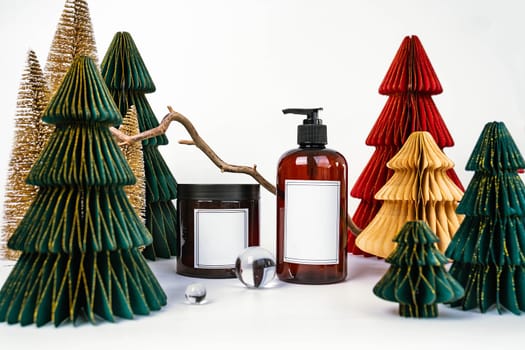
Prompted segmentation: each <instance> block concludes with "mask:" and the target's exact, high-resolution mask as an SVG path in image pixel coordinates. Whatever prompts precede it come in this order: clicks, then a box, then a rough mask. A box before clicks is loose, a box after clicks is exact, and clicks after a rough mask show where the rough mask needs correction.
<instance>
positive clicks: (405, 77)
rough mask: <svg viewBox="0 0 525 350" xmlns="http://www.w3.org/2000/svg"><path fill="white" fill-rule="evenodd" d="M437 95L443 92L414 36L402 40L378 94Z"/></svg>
mask: <svg viewBox="0 0 525 350" xmlns="http://www.w3.org/2000/svg"><path fill="white" fill-rule="evenodd" d="M409 91H410V92H419V93H426V94H431V95H437V94H440V93H442V92H443V88H442V87H441V83H440V82H439V80H438V78H437V75H436V73H435V72H434V68H433V67H432V64H431V63H430V60H429V59H428V56H427V53H426V52H425V49H424V48H423V45H422V44H421V41H420V40H419V38H418V37H417V36H416V35H412V36H407V37H405V38H404V39H403V42H402V43H401V46H400V48H399V50H398V51H397V53H396V56H395V57H394V60H393V62H392V64H391V65H390V68H389V69H388V72H387V74H386V76H385V78H384V79H383V82H382V83H381V86H380V87H379V93H380V94H383V95H392V94H394V93H403V92H409Z"/></svg>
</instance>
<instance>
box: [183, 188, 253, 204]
mask: <svg viewBox="0 0 525 350" xmlns="http://www.w3.org/2000/svg"><path fill="white" fill-rule="evenodd" d="M259 187H260V186H259V185H251V184H178V185H177V198H178V199H190V200H192V199H199V200H221V201H222V200H226V201H232V200H257V199H259Z"/></svg>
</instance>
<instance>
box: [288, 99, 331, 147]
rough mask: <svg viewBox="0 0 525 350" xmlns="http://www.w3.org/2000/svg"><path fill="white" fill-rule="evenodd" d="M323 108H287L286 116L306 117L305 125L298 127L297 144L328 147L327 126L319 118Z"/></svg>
mask: <svg viewBox="0 0 525 350" xmlns="http://www.w3.org/2000/svg"><path fill="white" fill-rule="evenodd" d="M322 110H323V108H287V109H283V113H284V114H289V113H291V114H301V115H306V119H304V120H303V124H302V125H299V126H298V127H297V143H298V144H299V145H301V146H311V145H322V146H323V147H324V145H326V142H327V141H326V139H327V137H326V125H323V121H322V120H321V119H319V118H318V113H319V111H322Z"/></svg>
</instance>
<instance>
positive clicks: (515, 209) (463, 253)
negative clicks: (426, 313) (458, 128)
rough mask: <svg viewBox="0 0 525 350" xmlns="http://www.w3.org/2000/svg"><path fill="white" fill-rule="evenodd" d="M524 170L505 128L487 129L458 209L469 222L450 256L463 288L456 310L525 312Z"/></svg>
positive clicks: (492, 126) (470, 163) (472, 159)
mask: <svg viewBox="0 0 525 350" xmlns="http://www.w3.org/2000/svg"><path fill="white" fill-rule="evenodd" d="M524 167H525V160H524V159H523V156H522V155H521V153H520V151H519V150H518V148H517V146H516V144H515V143H514V140H513V139H512V136H511V135H510V133H509V132H508V130H507V128H506V127H505V125H504V124H503V123H501V122H492V123H488V124H486V125H485V127H484V129H483V132H482V133H481V135H480V137H479V139H478V142H477V144H476V146H475V148H474V151H473V152H472V155H471V156H470V159H469V161H468V163H467V166H466V169H467V170H470V171H474V172H475V173H474V176H473V178H472V180H471V182H470V183H469V185H468V187H467V190H466V191H465V195H464V197H463V199H462V200H461V202H460V203H459V206H458V208H457V212H458V213H461V214H465V220H464V221H463V223H462V224H461V226H460V227H459V229H458V231H457V233H456V236H455V237H454V239H453V240H452V242H451V243H450V245H449V247H448V249H447V251H446V255H447V256H448V257H449V258H451V259H453V260H454V262H453V264H452V266H451V268H450V273H451V274H452V275H453V276H454V277H455V278H456V279H457V280H458V281H459V282H460V283H461V284H462V285H463V286H464V287H465V298H464V299H462V300H460V301H458V302H455V303H453V304H452V305H453V306H459V307H461V308H462V309H463V310H470V309H474V308H479V310H480V311H481V312H486V311H487V310H489V309H490V308H491V307H492V306H495V307H496V309H497V310H498V312H500V313H502V312H503V310H504V309H507V310H510V311H511V312H512V313H514V314H520V312H522V311H525V185H524V184H523V181H522V180H521V178H520V176H519V175H518V172H517V171H518V169H522V168H524Z"/></svg>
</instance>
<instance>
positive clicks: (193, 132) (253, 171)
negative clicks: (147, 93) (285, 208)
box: [110, 106, 361, 235]
mask: <svg viewBox="0 0 525 350" xmlns="http://www.w3.org/2000/svg"><path fill="white" fill-rule="evenodd" d="M168 110H169V113H168V114H166V116H165V117H164V118H163V119H162V121H161V122H160V124H159V126H157V127H156V128H153V129H149V130H146V131H143V132H141V133H139V134H137V135H134V136H128V135H126V134H124V133H122V132H121V131H120V130H118V129H117V128H113V127H112V128H110V129H111V132H112V133H113V135H114V136H115V137H116V138H117V140H118V141H119V142H120V143H133V142H138V141H142V140H145V139H148V138H151V137H155V136H158V135H162V134H164V133H166V130H167V129H168V127H169V125H170V124H171V122H173V121H176V122H179V123H180V124H182V126H184V128H185V129H186V131H187V132H188V134H190V137H191V140H181V141H179V143H180V144H184V145H193V146H196V147H197V148H199V149H200V150H201V151H202V152H203V153H204V154H205V155H206V156H207V157H208V158H209V159H210V160H211V161H212V162H213V164H215V165H216V166H217V167H218V168H219V169H220V170H221V171H222V172H229V173H242V174H247V175H250V176H251V177H252V178H254V179H255V181H257V182H258V183H259V184H260V185H261V186H263V187H264V188H265V189H266V190H268V191H269V192H271V193H273V194H276V193H277V190H276V188H275V186H274V185H273V184H271V183H270V182H269V181H268V180H266V179H265V178H264V176H262V175H261V174H260V173H259V172H258V171H257V166H256V165H254V166H253V167H249V166H243V165H232V164H228V163H226V162H224V161H223V160H222V159H221V158H220V157H219V156H218V155H217V154H216V153H215V152H214V151H213V150H212V149H211V147H210V146H208V144H207V143H206V142H205V141H204V140H203V139H202V137H200V135H199V133H198V132H197V129H195V127H194V126H193V124H192V123H191V122H190V120H189V119H188V118H186V117H185V116H184V115H182V114H180V113H179V112H176V111H174V110H173V108H171V107H170V106H168ZM346 222H347V225H348V228H349V229H350V231H351V232H352V233H353V234H354V235H357V234H359V233H360V232H361V229H360V228H359V227H357V226H356V224H355V223H354V221H353V220H352V218H351V217H350V215H348V214H347V217H346Z"/></svg>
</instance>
